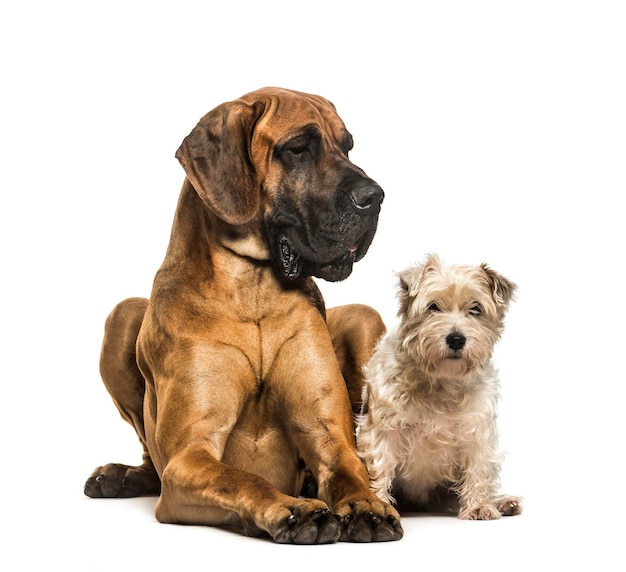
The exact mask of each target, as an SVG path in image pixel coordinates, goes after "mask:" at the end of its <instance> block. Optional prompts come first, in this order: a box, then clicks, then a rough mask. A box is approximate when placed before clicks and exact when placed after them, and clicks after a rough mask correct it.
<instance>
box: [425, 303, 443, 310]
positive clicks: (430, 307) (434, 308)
mask: <svg viewBox="0 0 626 572" xmlns="http://www.w3.org/2000/svg"><path fill="white" fill-rule="evenodd" d="M428 310H429V311H431V312H441V309H440V308H439V306H437V303H436V302H432V303H431V304H430V306H428Z"/></svg>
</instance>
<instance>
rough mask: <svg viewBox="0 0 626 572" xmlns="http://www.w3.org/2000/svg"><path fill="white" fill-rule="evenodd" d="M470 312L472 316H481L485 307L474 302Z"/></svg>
mask: <svg viewBox="0 0 626 572" xmlns="http://www.w3.org/2000/svg"><path fill="white" fill-rule="evenodd" d="M469 313H470V314H471V315H472V316H480V315H481V314H482V313H483V309H482V307H481V305H480V304H472V307H471V308H470V309H469Z"/></svg>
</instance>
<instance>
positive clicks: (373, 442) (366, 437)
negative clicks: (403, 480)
mask: <svg viewBox="0 0 626 572" xmlns="http://www.w3.org/2000/svg"><path fill="white" fill-rule="evenodd" d="M390 433H393V431H384V432H380V433H379V432H376V431H370V430H369V429H368V428H366V427H362V428H361V429H360V431H359V437H358V452H359V455H360V456H361V459H363V462H364V463H365V467H366V468H367V472H368V474H369V478H370V488H371V489H372V491H373V492H374V493H375V494H376V496H377V497H378V498H379V499H381V500H383V501H385V502H388V503H395V499H394V498H393V496H392V494H391V487H392V484H393V479H394V477H395V469H396V465H397V459H396V455H395V448H394V447H393V446H392V439H390V437H391V435H390Z"/></svg>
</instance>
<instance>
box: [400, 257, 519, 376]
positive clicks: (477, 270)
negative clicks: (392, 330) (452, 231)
mask: <svg viewBox="0 0 626 572" xmlns="http://www.w3.org/2000/svg"><path fill="white" fill-rule="evenodd" d="M398 277H399V279H400V290H399V293H398V298H399V302H400V304H399V305H400V309H399V311H398V316H399V317H400V319H401V323H400V331H401V337H402V339H403V345H404V348H405V350H406V351H407V353H408V354H409V355H410V356H411V358H412V359H414V360H415V362H416V365H417V367H418V368H419V369H420V370H421V371H422V372H423V373H425V374H426V375H427V376H432V377H435V378H457V379H458V378H462V377H465V376H467V375H469V374H471V373H472V372H474V371H476V370H477V369H478V368H480V367H481V366H482V365H483V364H485V363H486V362H487V361H488V360H489V359H490V358H491V355H492V352H493V347H494V345H495V343H496V342H497V341H498V339H499V338H500V335H501V333H502V331H503V329H504V316H505V314H506V311H507V309H508V307H509V303H510V302H511V301H512V299H513V295H514V292H515V290H516V288H517V287H516V285H515V284H514V283H513V282H511V281H509V280H507V279H506V278H504V277H503V276H501V275H500V274H498V273H497V272H494V271H493V270H492V269H491V268H489V267H488V266H487V265H486V264H481V265H480V266H462V265H446V264H444V263H443V262H442V261H441V260H440V259H439V258H438V257H437V256H436V255H432V254H431V255H429V256H427V258H426V260H425V262H424V263H423V264H420V265H418V266H414V267H411V268H408V269H406V270H404V271H402V272H400V273H399V274H398Z"/></svg>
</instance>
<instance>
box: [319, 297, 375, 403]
mask: <svg viewBox="0 0 626 572" xmlns="http://www.w3.org/2000/svg"><path fill="white" fill-rule="evenodd" d="M326 326H327V327H328V331H329V332H330V337H331V339H332V342H333V348H334V350H335V354H336V355H337V359H338V360H339V367H340V368H341V373H342V375H343V378H344V379H345V381H346V386H347V388H348V393H349V395H350V402H351V404H352V412H353V413H354V414H358V413H360V411H361V394H362V391H363V385H364V383H365V379H364V374H363V366H364V365H365V364H366V363H367V362H368V361H369V360H370V358H371V357H372V354H373V353H374V348H375V347H376V344H377V343H378V341H379V340H380V338H381V337H382V336H383V334H384V333H385V332H386V331H387V328H386V327H385V324H384V322H383V320H382V318H381V316H380V314H379V313H378V312H377V311H376V310H374V308H371V307H370V306H366V305H364V304H346V305H344V306H335V307H334V308H329V309H328V310H326Z"/></svg>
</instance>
